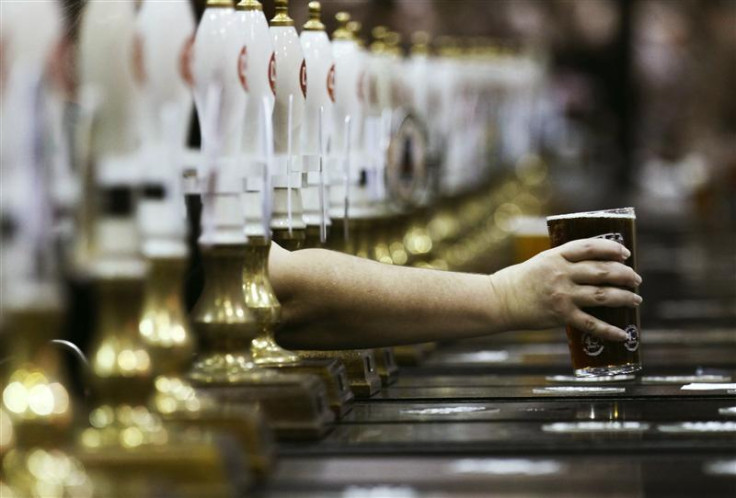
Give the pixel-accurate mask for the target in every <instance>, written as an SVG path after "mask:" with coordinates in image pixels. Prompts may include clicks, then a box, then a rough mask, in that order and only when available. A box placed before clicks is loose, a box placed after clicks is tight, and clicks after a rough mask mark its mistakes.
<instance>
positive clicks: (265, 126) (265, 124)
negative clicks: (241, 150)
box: [259, 97, 274, 241]
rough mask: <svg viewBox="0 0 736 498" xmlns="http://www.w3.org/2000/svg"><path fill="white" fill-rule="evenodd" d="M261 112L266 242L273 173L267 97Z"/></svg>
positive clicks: (269, 224) (270, 116)
mask: <svg viewBox="0 0 736 498" xmlns="http://www.w3.org/2000/svg"><path fill="white" fill-rule="evenodd" d="M261 111H262V113H263V119H260V120H259V122H260V123H261V126H262V129H261V139H262V140H263V144H262V147H263V158H264V162H263V196H262V198H261V201H262V203H263V205H262V206H263V207H262V212H263V219H262V224H263V235H264V237H265V238H266V240H267V241H270V240H271V212H272V209H273V205H272V204H271V172H272V171H273V169H274V168H273V154H274V151H273V147H274V145H273V118H272V114H271V104H270V102H269V99H268V97H263V100H262V101H261Z"/></svg>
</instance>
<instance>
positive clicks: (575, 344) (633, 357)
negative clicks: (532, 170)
mask: <svg viewBox="0 0 736 498" xmlns="http://www.w3.org/2000/svg"><path fill="white" fill-rule="evenodd" d="M547 229H548V231H549V236H550V241H551V244H552V247H557V246H559V245H562V244H564V243H566V242H569V241H571V240H576V239H587V238H593V237H595V238H604V239H609V240H613V241H615V242H618V243H619V244H623V245H624V246H626V248H627V249H629V251H631V257H630V258H629V259H628V260H626V261H625V262H624V264H626V265H628V266H630V267H632V268H633V269H634V270H636V213H635V212H634V208H620V209H610V210H605V211H592V212H588V213H573V214H563V215H559V216H550V217H548V218H547ZM631 290H633V291H636V289H631ZM584 311H585V312H587V313H589V314H590V315H592V316H594V317H596V318H599V319H601V320H603V321H605V322H607V323H610V324H611V325H614V326H616V327H619V328H620V329H622V330H624V331H625V332H626V334H627V336H628V338H627V340H626V341H625V342H614V341H606V340H603V339H600V338H598V337H596V336H594V335H592V334H590V333H588V332H585V331H582V330H578V329H576V328H574V327H571V326H570V325H568V326H567V341H568V345H569V346H570V356H571V357H572V365H573V369H574V370H575V375H577V376H579V377H591V376H603V375H618V374H624V373H632V372H638V371H639V370H641V361H640V359H639V343H640V339H641V330H640V325H639V309H638V308H628V307H622V308H607V307H595V308H586V309H584Z"/></svg>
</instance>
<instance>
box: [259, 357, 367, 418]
mask: <svg viewBox="0 0 736 498" xmlns="http://www.w3.org/2000/svg"><path fill="white" fill-rule="evenodd" d="M261 366H264V367H266V368H270V369H274V370H278V371H280V372H283V373H293V374H313V375H316V376H318V377H319V378H320V379H322V381H323V382H324V383H325V387H326V388H327V400H328V401H329V404H330V408H331V409H332V411H333V413H334V414H335V417H336V418H337V419H341V418H343V417H344V416H345V415H347V414H348V413H349V412H350V410H352V409H353V400H354V399H355V395H354V394H353V391H352V389H351V388H350V381H349V380H348V374H347V371H346V369H345V365H344V364H343V362H342V361H340V360H339V359H336V358H304V359H300V360H299V361H298V362H296V363H275V364H268V363H266V364H261Z"/></svg>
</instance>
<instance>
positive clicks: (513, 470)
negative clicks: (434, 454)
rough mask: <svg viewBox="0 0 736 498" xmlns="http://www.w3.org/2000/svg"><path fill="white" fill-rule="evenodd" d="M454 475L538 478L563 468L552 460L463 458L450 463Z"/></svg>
mask: <svg viewBox="0 0 736 498" xmlns="http://www.w3.org/2000/svg"><path fill="white" fill-rule="evenodd" d="M450 467H451V471H452V472H453V473H456V474H486V475H504V476H506V475H524V476H540V475H550V474H558V473H560V472H561V471H562V470H563V469H564V468H565V466H564V465H563V464H562V463H560V462H556V461H554V460H526V459H521V458H512V459H506V458H504V459H501V458H482V459H481V458H465V459H462V460H458V461H456V462H452V464H451V465H450Z"/></svg>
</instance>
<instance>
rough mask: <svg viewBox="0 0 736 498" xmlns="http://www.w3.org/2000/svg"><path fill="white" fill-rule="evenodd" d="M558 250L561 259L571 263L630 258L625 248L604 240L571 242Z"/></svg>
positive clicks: (629, 253)
mask: <svg viewBox="0 0 736 498" xmlns="http://www.w3.org/2000/svg"><path fill="white" fill-rule="evenodd" d="M558 249H559V251H560V254H562V257H564V258H565V259H566V260H568V261H570V262H571V263H577V262H579V261H585V260H590V259H594V260H614V261H626V260H627V259H628V258H629V256H631V252H630V251H629V250H628V249H626V247H625V246H623V245H622V244H619V243H618V242H614V241H612V240H606V239H581V240H573V241H571V242H568V243H567V244H563V245H561V246H560V247H559V248H558Z"/></svg>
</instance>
